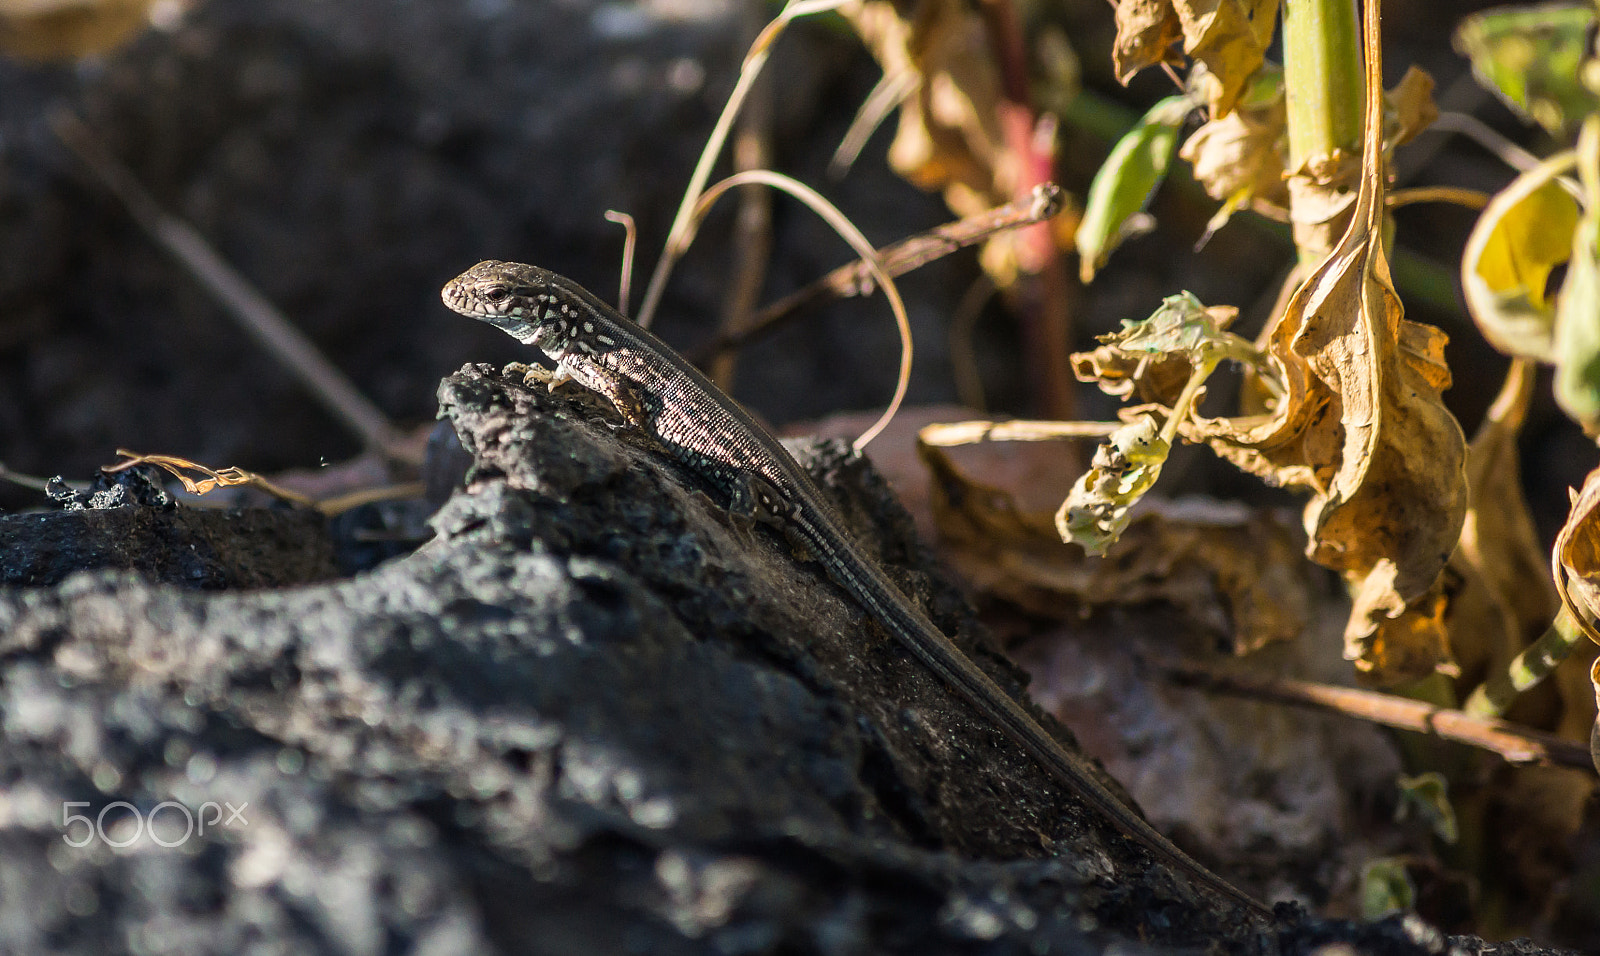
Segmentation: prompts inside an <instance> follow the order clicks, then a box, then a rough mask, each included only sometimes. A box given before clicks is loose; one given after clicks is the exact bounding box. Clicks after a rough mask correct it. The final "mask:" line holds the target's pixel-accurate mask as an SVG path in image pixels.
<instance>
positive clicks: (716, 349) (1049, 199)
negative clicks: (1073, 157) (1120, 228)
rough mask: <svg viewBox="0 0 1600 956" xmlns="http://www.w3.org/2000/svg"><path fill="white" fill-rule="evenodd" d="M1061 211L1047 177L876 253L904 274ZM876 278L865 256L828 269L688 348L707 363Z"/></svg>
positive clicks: (865, 291) (864, 291) (860, 290)
mask: <svg viewBox="0 0 1600 956" xmlns="http://www.w3.org/2000/svg"><path fill="white" fill-rule="evenodd" d="M1060 211H1061V188H1060V187H1059V186H1057V185H1056V184H1055V183H1044V184H1042V185H1040V186H1038V187H1037V188H1035V189H1034V190H1033V192H1032V193H1031V194H1029V195H1028V197H1027V198H1025V199H1019V200H1015V201H1013V202H1009V203H1006V204H1005V205H1004V206H998V207H996V208H994V209H990V210H987V211H986V212H982V213H979V214H978V215H976V216H968V217H967V218H965V219H959V220H956V221H954V222H948V223H945V224H944V225H942V226H939V227H937V228H935V229H932V230H929V231H928V232H924V233H920V234H918V235H915V236H912V237H911V238H909V239H902V240H901V241H899V242H896V243H893V244H891V245H887V246H884V247H883V248H882V249H879V250H877V253H876V257H877V260H878V263H879V264H880V265H881V266H882V268H883V271H884V272H886V273H888V274H889V275H890V276H902V275H905V274H906V273H907V272H910V271H911V270H913V269H920V268H921V267H923V266H925V265H927V264H928V263H930V262H933V261H934V260H936V259H942V258H944V257H945V256H947V255H949V254H950V253H952V252H955V251H956V250H957V249H964V248H966V247H967V246H971V245H975V244H977V243H979V242H982V241H984V240H985V239H988V238H989V237H990V236H993V235H995V234H996V233H1000V232H1005V231H1006V230H1009V229H1016V228H1019V227H1022V226H1031V225H1033V224H1034V223H1039V222H1044V221H1045V220H1047V219H1049V218H1051V217H1052V216H1054V215H1055V214H1056V213H1058V212H1060ZM875 287H876V284H875V283H874V281H873V278H872V271H871V269H869V268H868V267H867V266H866V264H865V261H864V260H862V259H856V260H854V261H852V262H848V263H846V264H845V265H842V266H840V267H839V268H837V269H834V270H833V271H832V272H829V273H828V274H827V275H825V276H823V277H822V278H820V279H818V280H817V281H815V282H813V283H811V284H810V285H808V286H806V287H804V288H802V289H798V290H796V291H794V292H792V293H790V294H789V295H786V296H784V297H783V298H781V299H779V300H778V301H776V302H774V303H772V304H771V305H768V306H766V307H764V308H762V309H761V310H760V311H759V312H757V313H756V314H755V315H754V316H752V317H751V320H750V326H749V327H748V328H746V329H745V330H743V331H741V332H738V333H725V334H723V335H719V336H717V337H716V338H714V339H712V340H711V341H710V342H707V343H705V344H704V345H701V346H699V347H697V348H694V349H692V350H690V351H689V358H690V360H691V361H693V362H695V363H696V364H704V363H705V362H707V361H709V360H711V359H712V358H714V357H715V356H716V355H718V354H719V353H721V352H724V351H727V350H728V349H734V348H739V347H741V346H743V345H747V344H749V343H750V342H751V341H753V340H754V339H756V338H759V337H760V336H762V335H766V334H767V333H769V332H771V331H772V330H773V329H774V328H775V327H777V326H778V325H780V324H782V323H783V322H785V321H788V320H789V319H790V318H791V317H792V315H793V314H794V313H795V312H796V311H797V310H799V309H801V308H802V307H804V306H809V305H813V304H815V303H817V302H821V301H825V300H828V299H847V298H850V297H852V296H858V295H870V294H871V293H872V291H873V290H874V288H875Z"/></svg>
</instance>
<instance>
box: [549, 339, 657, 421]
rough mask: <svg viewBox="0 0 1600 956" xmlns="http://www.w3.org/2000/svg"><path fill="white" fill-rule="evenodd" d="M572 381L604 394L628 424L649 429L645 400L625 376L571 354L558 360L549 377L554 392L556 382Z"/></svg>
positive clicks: (586, 358)
mask: <svg viewBox="0 0 1600 956" xmlns="http://www.w3.org/2000/svg"><path fill="white" fill-rule="evenodd" d="M569 381H571V382H577V383H578V384H579V385H582V386H583V387H584V388H587V389H588V390H590V391H591V392H597V393H599V394H600V395H603V396H605V398H606V400H607V401H609V402H610V403H611V404H612V406H613V407H614V408H616V410H617V414H618V415H621V416H622V417H623V420H625V421H626V422H627V423H628V424H630V425H632V426H633V427H635V428H638V429H640V430H642V431H649V430H650V416H649V414H648V413H647V412H646V411H645V405H644V401H643V400H642V399H641V398H640V397H639V392H638V390H637V389H635V388H634V386H633V384H632V383H631V382H629V381H628V380H627V379H626V378H624V377H623V376H622V375H619V374H618V373H616V372H614V371H612V370H611V369H609V368H606V367H605V366H604V365H601V364H600V363H599V362H596V361H595V360H594V359H592V358H589V357H587V356H579V355H574V354H572V353H568V354H566V355H563V356H562V357H561V359H560V360H559V361H557V362H556V370H555V374H553V375H551V376H550V389H551V391H554V390H555V388H556V386H557V385H560V384H562V383H563V382H569Z"/></svg>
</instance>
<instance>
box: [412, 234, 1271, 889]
mask: <svg viewBox="0 0 1600 956" xmlns="http://www.w3.org/2000/svg"><path fill="white" fill-rule="evenodd" d="M441 298H442V299H443V300H444V304H445V305H446V306H448V307H449V308H451V309H452V310H454V311H456V312H459V313H461V314H462V315H466V316H469V317H471V318H475V319H479V320H481V321H484V322H487V323H488V324H490V325H492V326H495V327H496V328H499V329H501V330H502V331H504V332H506V333H508V334H509V335H511V336H512V337H513V338H515V339H517V340H518V341H520V342H523V343H524V344H527V345H532V346H534V347H536V348H538V349H539V350H540V351H542V352H543V353H544V354H545V355H546V356H548V357H549V358H550V359H551V360H552V361H554V363H555V369H554V371H553V372H551V371H547V370H545V369H543V368H532V369H530V368H529V367H528V366H523V365H520V363H517V364H514V365H513V366H512V367H514V368H520V369H522V370H523V371H525V372H526V373H527V375H526V376H525V381H527V382H529V383H532V382H535V381H544V382H546V383H548V387H549V388H550V389H552V390H553V389H555V388H556V387H558V386H560V385H562V384H564V383H566V382H569V381H571V382H576V383H577V384H579V385H581V386H583V387H585V388H588V389H590V390H592V391H594V392H597V393H599V394H600V395H601V396H603V397H604V398H605V399H607V400H609V401H610V403H611V404H612V405H613V406H614V407H615V408H616V410H617V412H618V414H620V415H621V416H622V418H623V419H624V420H625V421H626V422H627V423H628V424H629V425H631V426H632V427H635V428H638V429H640V430H642V431H644V432H645V433H647V434H649V435H650V436H652V437H653V438H654V439H655V440H656V442H657V443H659V444H660V445H661V446H662V447H663V448H664V449H665V450H666V451H667V453H668V454H669V456H670V457H671V458H672V459H673V460H674V461H676V462H677V463H678V464H679V465H680V466H682V467H684V468H686V469H687V470H688V471H690V472H691V473H693V475H694V476H695V477H696V478H698V479H699V480H700V481H702V482H703V483H705V484H707V485H709V486H711V487H712V489H713V490H715V491H717V492H718V493H720V494H721V495H722V496H723V497H725V498H726V499H728V501H729V502H730V509H731V510H738V511H741V512H746V513H749V514H752V515H754V516H755V517H756V518H757V519H759V520H761V521H762V522H764V523H767V524H771V525H773V526H774V527H776V528H778V529H779V530H780V531H781V532H782V533H783V534H784V536H785V537H786V538H788V539H789V540H790V542H791V543H793V544H795V545H797V546H798V548H799V549H800V550H801V551H803V552H804V553H805V554H807V555H808V556H810V557H811V558H813V559H814V560H815V561H816V562H817V563H819V564H820V565H821V566H822V567H823V568H824V569H825V570H826V572H827V574H828V577H830V578H831V579H832V580H833V581H834V583H836V584H837V585H838V586H840V587H841V588H842V589H843V590H844V591H846V592H847V593H848V594H849V595H850V596H851V597H853V598H854V599H855V600H856V601H857V602H858V603H859V604H860V605H861V606H862V607H863V609H865V610H866V611H867V612H868V613H869V614H870V615H871V616H872V617H873V618H874V619H875V620H876V621H877V622H878V624H879V625H880V626H881V627H882V628H883V629H884V630H885V631H887V632H888V633H889V634H890V635H891V636H892V637H893V638H894V639H895V640H897V641H898V642H899V643H900V644H901V645H902V646H903V647H904V648H905V649H906V650H907V651H909V652H910V653H911V654H912V655H913V656H914V657H915V658H916V659H917V660H918V661H919V662H920V663H921V664H922V665H923V666H925V667H927V668H929V669H930V670H931V671H933V672H934V674H935V675H937V676H938V678H939V679H940V680H941V681H943V682H944V684H945V685H946V686H948V687H949V688H950V689H951V690H952V691H954V692H955V693H956V694H957V695H958V696H960V697H961V698H962V699H963V700H964V701H966V703H967V704H969V705H970V706H972V707H973V708H975V709H976V710H977V712H978V713H980V714H981V715H983V717H984V718H985V719H986V720H988V721H991V722H993V723H994V724H995V725H996V726H997V727H998V728H999V729H1000V730H1001V731H1002V732H1003V733H1004V734H1005V735H1006V737H1008V738H1009V739H1010V740H1011V741H1012V742H1013V743H1015V744H1016V745H1018V746H1020V747H1021V748H1022V749H1023V750H1025V751H1026V752H1027V753H1028V754H1029V755H1030V756H1031V757H1032V758H1033V760H1035V761H1036V762H1037V763H1038V764H1039V765H1040V766H1041V767H1042V768H1043V769H1044V770H1045V771H1047V772H1048V773H1049V774H1050V776H1051V777H1053V778H1054V779H1055V780H1056V781H1057V782H1058V783H1059V784H1060V785H1062V786H1064V787H1065V788H1066V789H1067V790H1068V791H1069V792H1071V793H1073V794H1075V795H1076V796H1077V797H1078V798H1079V799H1081V800H1082V801H1083V802H1085V803H1087V804H1088V805H1089V806H1091V807H1093V808H1094V809H1095V810H1097V811H1098V812H1099V813H1101V814H1103V815H1104V816H1106V817H1108V818H1109V819H1110V820H1111V821H1112V822H1113V823H1114V824H1115V826H1116V828H1117V829H1118V830H1119V831H1120V832H1121V833H1122V834H1124V835H1125V836H1126V837H1128V838H1130V839H1132V840H1133V841H1134V842H1135V843H1137V844H1138V845H1140V846H1141V847H1143V848H1144V849H1145V850H1146V851H1147V852H1148V853H1149V854H1150V855H1151V856H1152V857H1154V858H1156V859H1158V860H1160V861H1161V862H1162V863H1164V864H1165V865H1167V866H1168V867H1169V868H1170V869H1173V870H1175V871H1177V872H1180V873H1182V874H1184V875H1185V876H1187V877H1188V878H1189V880H1190V881H1192V882H1193V883H1196V884H1199V885H1200V886H1204V887H1206V888H1207V889H1208V890H1210V891H1212V892H1214V893H1216V894H1218V895H1220V896H1222V897H1224V898H1226V899H1228V900H1230V901H1232V902H1233V903H1236V904H1238V905H1239V906H1242V907H1244V908H1245V909H1247V910H1248V911H1249V912H1250V913H1252V914H1253V915H1255V916H1259V917H1266V916H1268V915H1269V911H1268V910H1267V908H1266V907H1265V906H1264V905H1262V904H1261V903H1260V902H1259V901H1257V900H1255V899H1254V898H1252V897H1251V896H1249V895H1248V894H1246V893H1244V892H1243V891H1241V890H1239V889H1237V888H1236V887H1234V886H1233V885H1232V884H1231V883H1229V882H1227V881H1226V880H1224V879H1222V878H1221V877H1220V876H1217V875H1216V874H1214V873H1212V872H1211V871H1210V870H1207V869H1206V868H1205V867H1203V866H1201V865H1200V864H1199V863H1198V862H1196V861H1195V860H1194V859H1192V858H1191V857H1190V856H1189V855H1188V854H1186V853H1184V852H1183V851H1182V850H1180V849H1179V848H1178V847H1177V846H1175V845H1174V844H1173V843H1172V842H1171V841H1170V840H1168V839H1167V838H1166V837H1165V836H1163V835H1162V834H1161V833H1160V832H1159V831H1157V830H1156V829H1155V828H1154V827H1152V826H1151V825H1150V824H1149V822H1147V821H1146V820H1145V819H1144V817H1143V816H1142V815H1140V814H1139V813H1138V812H1137V811H1136V810H1134V809H1133V808H1132V807H1130V806H1129V805H1128V804H1126V803H1124V802H1123V800H1122V799H1121V798H1119V797H1118V796H1116V795H1115V794H1113V793H1112V792H1111V790H1110V789H1108V788H1107V787H1106V785H1105V784H1104V783H1102V782H1101V781H1100V780H1099V779H1098V778H1097V777H1096V775H1095V770H1094V769H1093V768H1092V767H1091V765H1090V764H1089V761H1088V758H1086V757H1083V756H1081V755H1078V754H1074V753H1073V752H1071V751H1068V750H1067V749H1066V748H1065V747H1063V746H1062V745H1061V743H1060V742H1059V741H1058V740H1057V739H1056V738H1055V737H1053V736H1051V735H1050V733H1049V732H1048V731H1046V730H1045V729H1044V728H1043V727H1042V726H1041V725H1040V724H1039V723H1038V722H1037V721H1036V720H1035V719H1034V718H1033V717H1032V716H1031V715H1030V714H1029V713H1028V711H1027V710H1025V709H1024V708H1023V706H1022V705H1021V704H1019V703H1018V702H1017V701H1016V700H1014V699H1013V698H1012V697H1011V696H1010V695H1009V694H1007V693H1006V692H1005V691H1004V690H1002V689H1001V688H1000V685H998V684H997V683H995V681H994V679H993V678H991V677H990V676H989V675H988V674H987V673H986V672H985V671H983V670H982V669H981V668H979V667H978V665H977V664H976V663H975V662H973V660H972V659H971V658H969V657H968V656H967V655H966V654H965V653H963V652H962V651H961V649H960V648H959V647H957V646H956V645H955V643H954V642H953V641H951V640H950V638H949V637H948V636H946V635H945V633H944V632H943V631H941V630H940V629H939V628H938V627H937V626H936V625H934V624H933V622H932V621H930V620H929V619H928V617H927V615H926V614H924V613H923V612H922V611H921V609H920V608H919V607H918V606H917V605H916V604H914V603H913V602H912V601H911V600H910V599H909V598H907V597H906V596H905V594H904V593H903V592H902V591H900V589H899V588H897V587H896V586H895V585H894V583H893V582H891V581H890V580H889V578H888V576H887V575H886V574H885V573H884V572H883V570H882V569H880V568H879V567H878V566H877V565H876V564H875V563H874V562H873V561H872V560H871V559H870V558H868V557H867V556H866V555H865V553H864V552H863V551H862V549H861V548H860V546H858V545H857V544H856V543H855V542H854V541H853V540H852V539H851V537H850V535H849V533H847V532H846V531H845V530H844V525H843V522H842V520H841V519H840V518H839V517H838V516H837V515H836V514H835V512H834V509H833V507H832V506H831V505H830V504H829V503H828V502H827V500H826V499H825V498H824V496H823V494H822V492H821V490H820V489H819V488H818V487H817V486H816V484H815V483H813V482H812V480H811V478H810V477H809V476H808V475H807V474H806V472H805V471H804V469H802V468H801V467H800V465H799V463H798V462H796V461H795V459H794V458H793V457H792V456H791V455H790V454H789V452H788V451H787V450H785V449H784V447H783V445H782V444H780V443H779V442H778V440H777V438H776V437H774V436H773V435H772V433H771V432H769V431H768V430H767V429H766V428H765V427H763V426H762V425H761V424H760V423H758V422H757V421H756V419H755V418H754V417H753V416H752V415H751V414H750V412H749V411H747V410H746V409H745V408H744V406H743V405H741V404H739V402H737V401H736V400H735V399H733V398H732V397H730V396H728V395H727V394H725V393H724V392H723V391H722V390H721V389H720V388H718V387H717V386H716V385H714V384H713V383H712V382H711V381H710V380H709V379H708V378H706V377H705V375H704V374H702V373H701V372H700V371H699V370H698V369H696V368H695V367H694V366H693V365H691V364H690V363H689V362H688V361H687V360H685V359H684V358H683V357H682V356H681V355H679V354H678V353H677V352H676V351H674V350H673V349H672V347H671V346H669V345H667V344H666V343H665V342H663V341H662V340H661V339H660V338H658V337H657V336H656V335H655V334H654V333H652V332H650V331H648V330H647V329H644V328H642V327H640V326H639V325H637V324H635V323H634V322H632V321H630V320H628V319H626V318H624V317H623V316H622V315H621V314H620V313H618V312H617V311H616V310H615V309H613V308H611V306H609V305H607V304H606V303H605V302H604V301H602V300H601V299H600V298H599V297H598V296H596V295H594V294H593V293H591V292H590V291H588V290H587V289H585V288H583V287H582V286H580V285H578V284H577V283H575V282H573V281H572V280H570V279H567V278H565V277H563V276H561V275H558V274H556V273H554V272H551V271H549V270H546V269H541V268H539V267H537V266H531V265H524V264H522V263H517V262H501V261H497V260H488V261H485V262H480V263H478V264H477V265H475V266H473V267H472V268H471V269H468V270H467V271H466V272H464V273H462V274H461V275H460V276H457V277H456V278H455V279H452V280H451V281H450V282H449V283H448V284H446V285H445V287H444V289H443V291H442V292H441Z"/></svg>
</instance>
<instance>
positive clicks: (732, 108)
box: [636, 0, 848, 328]
mask: <svg viewBox="0 0 1600 956" xmlns="http://www.w3.org/2000/svg"><path fill="white" fill-rule="evenodd" d="M846 2H848V0H790V2H789V4H788V5H786V6H785V7H784V8H783V10H782V12H780V13H779V14H778V16H777V18H776V19H774V20H773V21H772V22H771V23H769V24H767V26H766V28H765V29H763V30H762V31H761V33H760V35H759V36H757V37H756V39H755V42H754V43H752V44H750V52H749V53H746V54H745V57H744V63H743V64H742V65H741V66H740V68H739V79H738V81H737V82H735V83H734V85H733V92H732V93H729V94H728V102H727V104H726V105H724V106H723V107H722V115H721V116H719V117H717V125H716V126H714V127H712V130H711V136H710V137H708V138H707V139H706V145H705V149H703V150H701V152H700V161H699V162H698V163H696V164H695V167H694V173H693V175H691V176H690V177H689V186H688V188H687V189H685V190H684V193H683V201H682V202H681V203H679V204H678V214H677V216H676V217H674V219H673V220H672V228H671V229H670V230H669V231H668V232H667V242H666V246H665V248H663V249H662V250H661V258H660V260H659V261H657V262H656V267H655V271H654V272H652V273H651V274H650V285H649V287H648V288H646V289H645V292H644V301H643V302H641V303H640V305H639V317H638V319H637V320H636V321H637V322H638V323H639V325H641V326H643V327H644V328H649V327H650V323H651V322H652V321H653V320H654V319H655V314H656V308H657V307H658V306H659V305H660V304H661V294H662V293H663V292H664V291H666V285H667V276H669V275H671V273H672V267H673V266H674V265H676V264H677V262H678V260H679V259H680V258H682V256H683V253H684V251H685V250H687V249H688V248H689V243H690V242H692V241H693V240H694V228H695V222H696V219H697V217H695V216H694V215H693V210H694V209H695V208H696V205H697V204H698V203H699V202H700V197H701V193H702V192H703V191H704V190H705V185H706V182H707V181H708V180H710V178H711V167H712V165H713V164H714V163H715V162H716V161H717V157H718V156H720V155H722V147H723V145H724V144H725V143H726V142H727V141H728V133H729V132H730V131H731V130H732V129H733V121H734V118H735V117H737V116H738V115H739V109H740V107H742V106H743V105H744V101H745V98H746V97H748V96H749V95H750V88H751V87H752V86H754V85H755V82H756V77H758V76H760V75H761V69H762V68H763V67H764V66H766V63H767V57H768V55H769V53H770V50H771V47H772V44H773V42H774V41H776V40H777V39H778V37H779V35H781V34H782V33H783V31H784V30H785V29H786V28H787V27H788V26H789V24H790V22H791V21H793V20H795V19H797V18H799V17H804V16H810V15H811V14H814V13H826V12H827V11H829V10H833V9H835V8H837V7H841V6H844V4H845V3H846Z"/></svg>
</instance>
